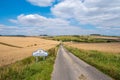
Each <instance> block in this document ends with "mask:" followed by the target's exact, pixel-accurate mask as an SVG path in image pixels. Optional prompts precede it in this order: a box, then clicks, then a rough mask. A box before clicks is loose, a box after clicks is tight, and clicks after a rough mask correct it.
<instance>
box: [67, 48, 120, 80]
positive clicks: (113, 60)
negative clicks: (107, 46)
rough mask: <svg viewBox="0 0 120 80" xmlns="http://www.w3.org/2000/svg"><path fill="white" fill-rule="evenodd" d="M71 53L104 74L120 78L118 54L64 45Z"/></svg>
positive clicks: (119, 57) (119, 79)
mask: <svg viewBox="0 0 120 80" xmlns="http://www.w3.org/2000/svg"><path fill="white" fill-rule="evenodd" d="M66 48H67V49H68V50H69V51H70V52H71V53H73V54H74V55H75V56H77V57H78V58H80V59H82V60H84V61H85V62H87V63H89V64H90V65H92V66H95V67H96V68H97V69H99V70H101V71H102V72H104V73H105V74H108V75H110V76H111V77H113V78H114V79H116V80H120V63H119V62H120V54H113V53H104V52H100V51H95V50H82V49H77V48H73V47H66Z"/></svg>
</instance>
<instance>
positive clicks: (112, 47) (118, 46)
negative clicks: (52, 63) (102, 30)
mask: <svg viewBox="0 0 120 80" xmlns="http://www.w3.org/2000/svg"><path fill="white" fill-rule="evenodd" d="M65 44H66V45H69V46H72V47H76V48H79V49H85V50H98V51H102V52H111V53H120V43H71V42H66V43H65Z"/></svg>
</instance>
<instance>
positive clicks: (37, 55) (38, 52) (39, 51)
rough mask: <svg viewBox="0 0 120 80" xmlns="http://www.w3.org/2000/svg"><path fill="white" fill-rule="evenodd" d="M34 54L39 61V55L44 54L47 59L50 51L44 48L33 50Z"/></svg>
mask: <svg viewBox="0 0 120 80" xmlns="http://www.w3.org/2000/svg"><path fill="white" fill-rule="evenodd" d="M33 56H35V57H36V62H38V57H39V56H42V57H43V60H45V57H46V56H48V53H47V52H46V51H44V50H42V49H39V50H37V51H35V52H33Z"/></svg>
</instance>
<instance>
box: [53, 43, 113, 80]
mask: <svg viewBox="0 0 120 80" xmlns="http://www.w3.org/2000/svg"><path fill="white" fill-rule="evenodd" d="M52 80H113V79H112V78H110V77H109V76H107V75H105V74H103V73H102V72H100V71H99V70H97V69H96V68H94V67H92V66H90V65H89V64H87V63H85V62H84V61H82V60H80V59H79V58H77V57H75V56H74V55H73V54H71V53H70V52H68V51H67V50H66V49H64V47H63V46H62V45H61V46H60V48H59V50H58V53H57V58H56V61H55V65H54V70H53V73H52Z"/></svg>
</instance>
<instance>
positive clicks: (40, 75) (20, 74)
mask: <svg viewBox="0 0 120 80" xmlns="http://www.w3.org/2000/svg"><path fill="white" fill-rule="evenodd" d="M57 50H58V47H55V48H52V49H49V50H48V53H49V56H48V57H46V60H43V59H42V58H41V57H39V62H35V58H34V57H28V58H26V59H23V60H21V61H17V62H16V63H13V64H10V65H7V66H3V67H0V80H50V79H51V73H52V71H53V65H54V60H55V57H56V53H57Z"/></svg>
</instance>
